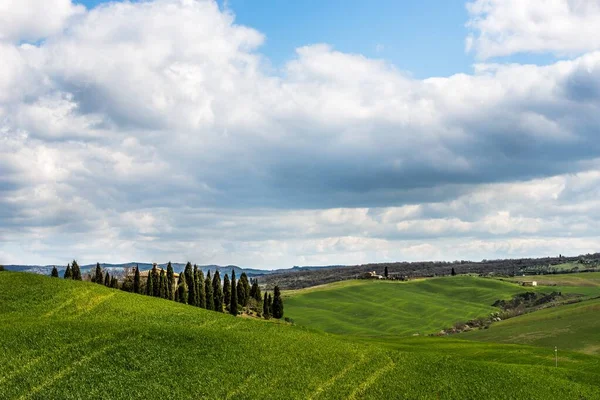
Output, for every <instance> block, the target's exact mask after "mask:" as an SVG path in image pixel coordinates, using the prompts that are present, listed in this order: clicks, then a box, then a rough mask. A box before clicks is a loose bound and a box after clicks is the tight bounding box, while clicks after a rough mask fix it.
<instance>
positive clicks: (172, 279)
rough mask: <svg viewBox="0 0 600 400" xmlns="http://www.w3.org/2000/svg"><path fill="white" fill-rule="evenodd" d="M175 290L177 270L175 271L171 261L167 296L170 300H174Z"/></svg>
mask: <svg viewBox="0 0 600 400" xmlns="http://www.w3.org/2000/svg"><path fill="white" fill-rule="evenodd" d="M174 292H175V272H174V271H173V266H172V265H171V261H169V262H168V263H167V298H168V299H169V300H173V299H174V298H175V296H174Z"/></svg>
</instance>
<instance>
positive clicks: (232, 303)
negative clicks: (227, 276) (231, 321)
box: [229, 270, 238, 315]
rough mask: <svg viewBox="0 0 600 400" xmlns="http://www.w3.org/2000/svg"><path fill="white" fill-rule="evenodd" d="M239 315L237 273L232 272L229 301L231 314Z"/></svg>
mask: <svg viewBox="0 0 600 400" xmlns="http://www.w3.org/2000/svg"><path fill="white" fill-rule="evenodd" d="M237 313H238V300H237V290H236V287H235V271H234V270H231V298H230V300H229V314H231V315H237Z"/></svg>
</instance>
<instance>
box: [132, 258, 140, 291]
mask: <svg viewBox="0 0 600 400" xmlns="http://www.w3.org/2000/svg"><path fill="white" fill-rule="evenodd" d="M133 293H138V294H139V293H141V285H140V268H139V267H138V266H137V265H136V266H135V273H134V275H133Z"/></svg>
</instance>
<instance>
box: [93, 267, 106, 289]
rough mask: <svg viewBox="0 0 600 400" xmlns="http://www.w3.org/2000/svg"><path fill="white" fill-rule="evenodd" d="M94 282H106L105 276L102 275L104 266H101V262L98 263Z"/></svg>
mask: <svg viewBox="0 0 600 400" xmlns="http://www.w3.org/2000/svg"><path fill="white" fill-rule="evenodd" d="M92 282H96V283H97V284H99V285H102V284H104V277H103V276H102V268H100V263H96V273H95V274H94V277H93V278H92Z"/></svg>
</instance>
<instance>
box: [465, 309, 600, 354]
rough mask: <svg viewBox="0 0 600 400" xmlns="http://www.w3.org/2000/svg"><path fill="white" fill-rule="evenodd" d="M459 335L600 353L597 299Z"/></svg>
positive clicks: (543, 311) (475, 338)
mask: <svg viewBox="0 0 600 400" xmlns="http://www.w3.org/2000/svg"><path fill="white" fill-rule="evenodd" d="M461 337H462V338H465V339H472V340H485V341H491V342H498V343H522V344H529V345H534V346H544V347H547V348H554V346H558V348H559V349H561V350H563V349H564V350H575V351H581V352H583V353H588V354H595V355H600V300H591V301H584V302H581V303H576V304H569V305H565V306H560V307H555V308H548V309H545V310H540V311H536V312H534V313H531V314H526V315H521V316H519V317H517V318H511V319H508V320H506V321H501V322H498V323H495V324H493V325H492V326H491V327H490V328H489V329H486V330H480V331H473V332H466V333H464V334H462V335H461Z"/></svg>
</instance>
